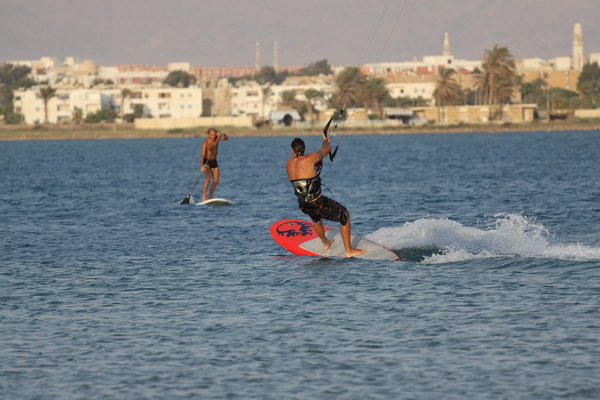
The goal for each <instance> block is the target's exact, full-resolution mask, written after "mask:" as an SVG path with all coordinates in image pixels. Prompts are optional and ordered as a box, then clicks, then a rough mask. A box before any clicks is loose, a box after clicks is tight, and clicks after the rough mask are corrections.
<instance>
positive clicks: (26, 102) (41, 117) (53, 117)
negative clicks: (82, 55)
mask: <svg viewBox="0 0 600 400" xmlns="http://www.w3.org/2000/svg"><path fill="white" fill-rule="evenodd" d="M38 93H39V88H31V89H28V90H16V91H15V92H14V93H13V95H14V100H13V103H14V107H15V112H16V113H18V114H22V115H23V117H24V119H25V121H24V122H25V123H26V124H30V125H33V124H35V123H43V122H45V107H44V101H43V100H42V98H41V97H40V96H39V94H38ZM103 106H104V107H108V106H109V102H108V98H106V97H105V98H104V101H103V98H102V93H101V92H100V91H99V90H90V89H74V90H57V91H56V95H55V96H54V97H53V98H51V99H50V100H49V101H48V122H49V123H52V124H65V123H69V122H70V121H72V119H73V113H74V112H75V108H78V109H80V110H81V111H82V115H83V118H85V117H87V116H88V115H89V114H92V113H95V112H97V111H99V110H100V109H101V108H103Z"/></svg>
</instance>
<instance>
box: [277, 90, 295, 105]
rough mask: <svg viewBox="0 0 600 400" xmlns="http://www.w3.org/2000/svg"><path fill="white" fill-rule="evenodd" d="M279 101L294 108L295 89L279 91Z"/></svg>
mask: <svg viewBox="0 0 600 400" xmlns="http://www.w3.org/2000/svg"><path fill="white" fill-rule="evenodd" d="M281 103H282V104H283V105H286V106H289V107H292V108H296V106H297V102H296V91H295V90H286V91H284V92H283V93H281Z"/></svg>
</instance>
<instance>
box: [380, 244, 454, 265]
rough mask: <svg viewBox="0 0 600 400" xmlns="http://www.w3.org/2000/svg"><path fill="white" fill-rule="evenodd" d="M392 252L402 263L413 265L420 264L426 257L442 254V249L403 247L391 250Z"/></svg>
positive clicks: (433, 247)
mask: <svg viewBox="0 0 600 400" xmlns="http://www.w3.org/2000/svg"><path fill="white" fill-rule="evenodd" d="M392 251H393V252H394V253H396V254H398V256H399V257H400V259H401V260H402V261H407V262H415V263H418V262H421V261H423V260H425V258H427V257H431V256H433V255H440V254H443V253H444V250H443V249H440V248H439V247H436V246H423V247H405V248H403V249H392Z"/></svg>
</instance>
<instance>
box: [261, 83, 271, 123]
mask: <svg viewBox="0 0 600 400" xmlns="http://www.w3.org/2000/svg"><path fill="white" fill-rule="evenodd" d="M272 93H273V91H272V90H271V84H270V83H268V84H266V85H265V86H264V87H263V88H262V117H263V119H266V118H265V103H266V102H267V99H269V97H270V96H271V94H272Z"/></svg>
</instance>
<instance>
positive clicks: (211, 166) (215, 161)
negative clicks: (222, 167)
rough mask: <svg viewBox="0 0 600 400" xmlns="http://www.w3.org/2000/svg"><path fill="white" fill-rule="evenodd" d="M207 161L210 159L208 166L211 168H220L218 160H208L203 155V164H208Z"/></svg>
mask: <svg viewBox="0 0 600 400" xmlns="http://www.w3.org/2000/svg"><path fill="white" fill-rule="evenodd" d="M207 161H208V166H209V167H210V168H219V164H218V163H217V160H207V159H206V158H204V157H202V165H206V162H207Z"/></svg>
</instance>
